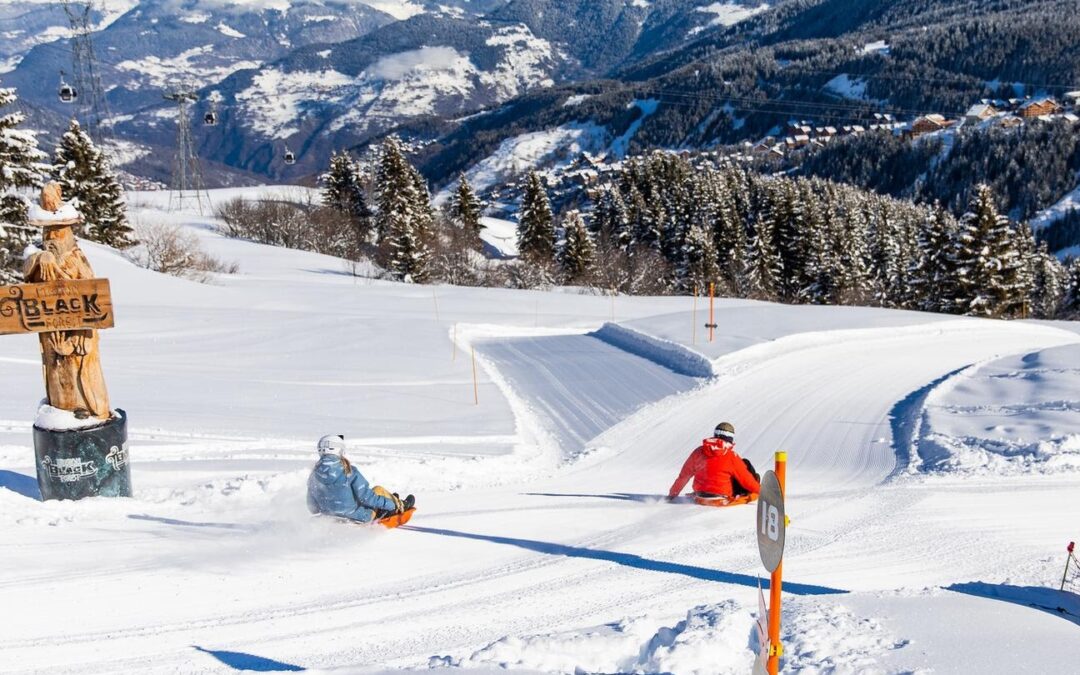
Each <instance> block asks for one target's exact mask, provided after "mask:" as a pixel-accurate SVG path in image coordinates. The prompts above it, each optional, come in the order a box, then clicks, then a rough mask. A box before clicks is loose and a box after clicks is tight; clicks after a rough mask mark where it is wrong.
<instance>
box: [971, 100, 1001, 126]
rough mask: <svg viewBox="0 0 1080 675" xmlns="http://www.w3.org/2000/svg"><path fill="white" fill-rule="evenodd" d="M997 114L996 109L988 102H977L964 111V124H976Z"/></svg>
mask: <svg viewBox="0 0 1080 675" xmlns="http://www.w3.org/2000/svg"><path fill="white" fill-rule="evenodd" d="M997 114H998V109H997V108H995V107H994V106H993V105H991V104H989V103H977V104H975V105H973V106H971V107H970V108H968V111H967V112H966V113H964V124H978V123H979V122H985V121H986V120H988V119H990V118H991V117H993V116H995V115H997Z"/></svg>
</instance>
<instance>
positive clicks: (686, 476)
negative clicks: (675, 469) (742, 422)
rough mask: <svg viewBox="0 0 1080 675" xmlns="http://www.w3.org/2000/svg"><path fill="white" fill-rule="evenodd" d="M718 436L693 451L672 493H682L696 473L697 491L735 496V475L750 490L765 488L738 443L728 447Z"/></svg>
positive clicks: (707, 440) (673, 494)
mask: <svg viewBox="0 0 1080 675" xmlns="http://www.w3.org/2000/svg"><path fill="white" fill-rule="evenodd" d="M725 445H726V444H725V443H722V442H721V441H720V439H718V438H706V439H705V440H703V441H702V442H701V445H700V446H698V448H697V449H696V450H694V451H693V452H692V453H690V456H689V457H688V458H687V459H686V463H685V464H683V468H682V471H680V472H679V477H678V478H676V479H675V483H674V484H672V486H671V490H670V491H669V492H668V496H670V497H678V496H679V493H680V492H682V491H683V488H684V487H686V483H687V481H689V480H690V477H691V476H693V477H694V492H709V493H711V494H714V495H727V496H729V497H730V496H731V478H732V476H734V477H735V479H736V480H738V481H739V485H742V486H743V487H744V488H746V489H747V490H749V491H750V492H752V493H754V494H757V493H759V492H761V485H759V484H758V482H757V481H756V480H754V475H753V474H752V473H750V472H749V471H748V470H747V468H746V464H745V463H744V462H743V461H742V458H741V457H739V455H738V454H737V453H736V452H735V446H731V447H730V449H729V448H727V447H725Z"/></svg>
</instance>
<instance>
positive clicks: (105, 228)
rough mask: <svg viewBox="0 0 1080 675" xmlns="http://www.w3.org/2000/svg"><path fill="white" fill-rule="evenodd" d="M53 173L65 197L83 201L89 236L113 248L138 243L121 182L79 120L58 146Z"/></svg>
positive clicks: (73, 124) (87, 236) (81, 205)
mask: <svg viewBox="0 0 1080 675" xmlns="http://www.w3.org/2000/svg"><path fill="white" fill-rule="evenodd" d="M52 175H53V179H54V180H55V181H56V182H58V183H60V187H61V189H62V190H63V193H64V199H65V200H72V199H78V200H79V212H80V213H82V215H83V218H84V219H85V220H86V229H85V230H84V232H85V235H86V238H87V239H90V240H92V241H96V242H98V243H100V244H105V245H106V246H112V247H113V248H128V247H130V246H132V245H133V244H134V243H135V242H134V241H133V240H132V238H131V234H132V232H131V227H130V226H129V225H128V223H127V210H126V208H125V207H124V200H123V195H124V191H123V189H122V188H121V187H120V181H119V180H117V178H116V174H114V173H113V171H112V168H111V167H110V166H109V161H108V160H107V159H106V158H105V155H104V154H102V152H101V149H100V148H98V147H97V146H95V145H94V141H93V140H91V138H90V136H89V134H87V133H86V132H85V131H83V130H82V127H80V126H79V123H78V121H76V120H71V124H69V125H68V129H67V131H66V132H65V133H64V135H63V136H62V137H61V138H60V143H59V144H58V145H57V146H56V153H55V154H54V155H53V166H52Z"/></svg>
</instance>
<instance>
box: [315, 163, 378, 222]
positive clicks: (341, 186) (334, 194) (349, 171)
mask: <svg viewBox="0 0 1080 675" xmlns="http://www.w3.org/2000/svg"><path fill="white" fill-rule="evenodd" d="M319 180H320V182H321V183H322V185H323V190H322V200H323V204H325V205H326V206H329V207H330V208H332V209H334V210H336V211H340V212H341V213H343V214H345V215H346V216H348V217H349V218H350V219H351V220H352V221H353V222H355V223H357V224H358V228H359V227H362V228H363V229H365V230H366V225H367V222H368V221H369V220H370V218H371V209H370V208H369V207H368V203H367V197H366V196H364V185H363V180H362V179H361V176H360V168H359V167H358V166H357V165H356V162H354V161H353V160H352V158H351V157H349V153H347V152H340V153H338V152H335V153H333V154H332V155H330V167H329V169H327V171H326V173H324V174H323V175H322V176H321V177H320V179H319ZM361 224H363V225H361Z"/></svg>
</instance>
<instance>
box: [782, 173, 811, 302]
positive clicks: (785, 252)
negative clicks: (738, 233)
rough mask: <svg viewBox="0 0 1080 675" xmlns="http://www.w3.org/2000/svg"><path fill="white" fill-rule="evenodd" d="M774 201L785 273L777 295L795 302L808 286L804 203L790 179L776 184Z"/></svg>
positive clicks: (796, 184)
mask: <svg viewBox="0 0 1080 675" xmlns="http://www.w3.org/2000/svg"><path fill="white" fill-rule="evenodd" d="M774 199H775V201H774V202H773V204H774V208H773V218H774V222H775V224H776V225H775V227H776V238H775V242H776V249H777V252H778V253H779V255H780V264H781V267H782V268H783V270H784V276H783V277H782V280H781V284H780V292H781V296H782V297H783V298H784V299H785V300H794V299H796V298H797V297H798V295H799V291H801V290H802V289H803V288H805V287H806V286H807V258H808V251H809V245H808V243H807V242H808V238H807V235H808V232H807V224H806V218H805V203H804V201H803V199H802V197H801V195H800V189H799V184H798V183H796V182H795V181H792V180H784V181H782V182H780V183H779V185H778V186H777V189H776V191H775V193H774Z"/></svg>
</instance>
